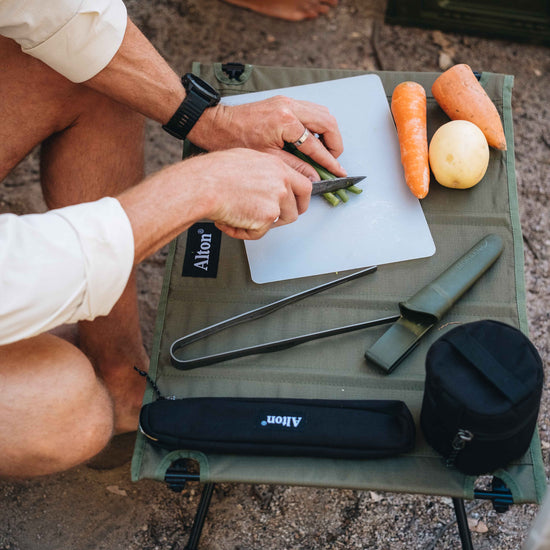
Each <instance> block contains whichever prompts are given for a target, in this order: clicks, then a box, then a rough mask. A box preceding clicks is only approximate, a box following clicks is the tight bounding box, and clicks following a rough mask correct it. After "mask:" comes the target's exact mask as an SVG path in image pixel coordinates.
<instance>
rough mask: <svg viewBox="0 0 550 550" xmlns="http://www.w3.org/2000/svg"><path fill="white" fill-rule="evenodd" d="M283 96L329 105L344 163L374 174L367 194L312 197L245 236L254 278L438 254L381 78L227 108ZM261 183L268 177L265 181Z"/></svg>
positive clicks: (244, 99)
mask: <svg viewBox="0 0 550 550" xmlns="http://www.w3.org/2000/svg"><path fill="white" fill-rule="evenodd" d="M278 94H283V95H286V96H288V97H292V98H295V99H301V100H307V101H312V102H315V103H319V104H322V105H326V106H327V107H328V108H329V110H330V112H331V113H332V114H333V115H334V116H335V117H336V120H337V121H338V125H339V127H340V131H341V133H342V136H343V139H344V153H343V154H342V155H341V156H340V157H339V159H338V160H339V161H340V163H341V164H342V166H344V168H345V169H346V171H347V172H348V174H349V175H350V176H366V179H365V180H363V181H362V182H361V183H359V184H358V186H359V187H361V188H363V193H361V194H360V195H352V194H351V193H350V199H349V201H348V202H347V203H345V204H339V205H338V206H336V207H332V206H330V205H329V204H328V203H327V202H326V201H325V200H324V199H323V198H322V197H312V198H311V202H310V206H309V208H308V210H307V211H306V212H305V213H304V214H302V215H301V216H300V217H299V219H298V220H297V221H296V222H294V223H292V224H289V225H285V226H281V227H276V228H274V229H272V230H270V231H268V233H267V234H266V235H264V236H263V237H262V238H261V239H259V240H257V241H245V247H246V254H247V257H248V262H249V266H250V274H251V277H252V280H253V281H254V282H256V283H269V282H273V281H280V280H285V279H294V278H299V277H308V276H311V275H320V274H323V273H332V272H340V271H346V270H349V269H357V268H362V267H367V266H370V265H381V264H387V263H393V262H400V261H404V260H411V259H416V258H424V257H427V256H431V255H432V254H434V252H435V244H434V241H433V239H432V236H431V233H430V229H429V227H428V224H427V223H426V218H425V217H424V213H423V212H422V208H421V206H420V203H419V201H418V199H416V198H415V197H414V196H413V195H412V193H411V192H410V191H409V189H408V187H407V185H406V183H405V179H404V175H403V168H402V166H401V161H400V153H399V142H398V140H397V132H396V130H395V126H394V124H393V119H392V116H391V112H390V109H389V105H388V101H387V99H386V95H385V92H384V88H383V86H382V82H381V80H380V78H379V77H378V76H377V75H362V76H356V77H350V78H344V79H339V80H331V81H329V82H321V83H317V84H308V85H305V86H295V87H291V88H282V89H277V90H269V91H267V92H257V93H251V94H243V95H239V96H232V97H228V98H224V100H223V102H224V103H225V104H227V105H238V104H243V103H250V102H252V101H258V100H260V99H265V98H268V97H272V96H274V95H278ZM258 185H261V182H258Z"/></svg>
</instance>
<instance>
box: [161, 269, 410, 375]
mask: <svg viewBox="0 0 550 550" xmlns="http://www.w3.org/2000/svg"><path fill="white" fill-rule="evenodd" d="M376 270H377V266H371V267H367V268H366V269H363V270H361V271H357V272H356V273H352V274H351V275H347V276H345V277H341V278H339V279H335V280H334V281H330V282H328V283H324V284H322V285H319V286H316V287H313V288H310V289H308V290H304V291H303V292H299V293H298V294H293V295H292V296H288V297H287V298H282V299H281V300H278V301H276V302H272V303H270V304H267V305H265V306H262V307H259V308H257V309H253V310H251V311H246V312H245V313H241V314H240V315H236V316H235V317H231V318H229V319H225V320H224V321H220V322H219V323H216V324H214V325H210V326H208V327H206V328H203V329H201V330H198V331H196V332H192V333H191V334H188V335H187V336H184V337H182V338H179V339H178V340H175V341H174V342H173V343H172V345H171V346H170V359H171V362H172V365H173V366H174V367H176V368H178V369H183V370H189V369H194V368H197V367H204V366H206V365H213V364H215V363H220V362H222V361H227V360H228V359H235V358H237V357H245V356H247V355H254V354H259V353H269V352H272V351H280V350H284V349H288V348H291V347H293V346H297V345H298V344H303V343H304V342H309V341H311V340H318V339H320V338H327V337H329V336H335V335H337V334H344V333H346V332H352V331H355V330H361V329H363V328H368V327H374V326H378V325H385V324H388V323H393V322H395V321H397V320H398V319H399V317H400V316H399V315H392V316H391V317H382V318H380V319H374V320H371V321H364V322H362V323H355V324H353V325H346V326H343V327H336V328H332V329H328V330H323V331H320V332H312V333H309V334H304V335H302V336H294V337H292V338H287V339H284V340H277V341H274V342H266V343H264V344H258V345H255V346H250V347H245V348H240V349H234V350H229V351H224V352H221V353H216V354H213V355H205V356H202V357H196V358H193V359H181V358H180V357H178V356H177V355H176V352H177V351H178V350H181V349H182V348H184V347H186V346H189V345H190V344H193V343H194V342H197V341H199V340H203V339H205V338H208V337H209V336H212V335H213V334H216V333H217V332H220V331H222V330H225V329H227V328H230V327H234V326H236V325H239V324H241V323H245V322H248V321H252V320H256V319H260V318H261V317H265V316H266V315H269V314H270V313H273V312H275V311H277V310H279V309H281V308H283V307H285V306H287V305H289V304H293V303H295V302H298V301H299V300H303V299H304V298H307V297H308V296H312V295H313V294H317V293H319V292H322V291H324V290H328V289H329V288H332V287H334V286H337V285H340V284H343V283H347V282H348V281H353V280H354V279H358V278H359V277H363V276H364V275H368V274H369V273H374V272H375V271H376Z"/></svg>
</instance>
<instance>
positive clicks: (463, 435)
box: [445, 428, 474, 468]
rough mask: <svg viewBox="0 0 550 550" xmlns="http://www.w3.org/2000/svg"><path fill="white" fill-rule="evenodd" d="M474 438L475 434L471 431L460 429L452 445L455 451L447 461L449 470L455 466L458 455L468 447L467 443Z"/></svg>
mask: <svg viewBox="0 0 550 550" xmlns="http://www.w3.org/2000/svg"><path fill="white" fill-rule="evenodd" d="M473 438H474V434H473V433H472V432H471V431H470V430H464V429H462V428H459V430H458V432H457V433H456V435H455V437H454V439H453V442H452V443H451V446H452V448H453V450H452V451H451V454H450V455H449V457H448V458H447V460H446V461H445V464H446V466H447V468H451V467H453V466H454V464H455V462H456V457H457V455H458V453H459V452H460V451H462V449H464V447H465V446H466V443H469V442H470V441H472V439H473Z"/></svg>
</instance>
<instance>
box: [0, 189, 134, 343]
mask: <svg viewBox="0 0 550 550" xmlns="http://www.w3.org/2000/svg"><path fill="white" fill-rule="evenodd" d="M133 262H134V240H133V234H132V227H131V225H130V221H129V220H128V217H127V216H126V213H125V212H124V210H123V209H122V206H121V205H120V203H119V202H118V200H116V199H114V198H110V197H107V198H103V199H100V200H99V201H95V202H89V203H83V204H78V205H75V206H68V207H66V208H59V209H57V210H50V211H49V212H46V213H45V214H28V215H25V216H16V215H14V214H3V215H0V345H3V344H8V343H11V342H15V341H18V340H22V339H24V338H29V337H31V336H35V335H37V334H40V333H41V332H45V331H47V330H49V329H52V328H54V327H56V326H59V325H62V324H64V323H74V322H76V321H79V320H92V319H94V317H96V316H98V315H107V314H108V313H109V311H110V310H111V309H112V307H113V305H114V304H115V303H116V301H117V300H118V298H119V297H120V295H121V294H122V291H123V290H124V287H125V286H126V283H127V281H128V277H129V276H130V272H131V270H132V266H133Z"/></svg>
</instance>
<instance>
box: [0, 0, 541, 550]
mask: <svg viewBox="0 0 550 550" xmlns="http://www.w3.org/2000/svg"><path fill="white" fill-rule="evenodd" d="M127 5H128V10H129V13H130V14H131V16H132V17H133V19H134V21H135V22H136V23H137V24H138V26H139V27H140V28H141V29H142V30H143V32H144V33H145V34H146V35H147V36H148V37H149V39H150V40H151V41H152V42H153V43H154V44H155V45H156V46H157V48H158V49H159V50H160V52H161V53H162V54H163V55H164V56H165V57H166V58H167V59H168V60H169V62H170V63H171V65H172V66H173V67H174V68H175V70H176V71H177V72H179V73H183V72H185V71H186V70H187V69H188V68H189V66H190V63H191V61H193V60H198V61H203V62H210V61H221V62H227V61H241V62H245V63H252V64H261V65H280V66H308V67H309V66H311V67H329V68H336V67H339V68H353V69H383V70H413V71H423V70H428V71H434V70H440V69H444V68H446V67H447V66H448V65H450V64H452V63H459V62H465V63H468V64H470V65H471V66H472V67H473V68H474V69H475V70H480V71H481V70H485V71H491V72H501V73H508V74H513V75H515V87H514V96H513V106H514V125H515V146H516V169H517V178H518V187H519V196H520V206H521V217H522V223H523V231H524V242H525V265H526V267H525V276H526V283H527V304H528V317H529V323H530V330H531V337H532V340H533V341H534V343H535V345H536V346H537V348H538V350H539V352H540V353H541V355H542V357H543V360H544V361H545V364H546V366H547V368H548V364H549V361H548V359H549V357H550V339H549V329H550V313H549V311H550V266H549V261H550V252H549V251H550V222H549V219H550V216H549V214H550V122H549V121H550V112H549V110H550V107H549V105H550V91H549V90H550V76H549V75H550V49H549V48H547V47H544V46H539V45H530V44H525V43H518V42H514V41H508V40H496V39H486V38H480V37H473V36H468V35H462V34H454V33H441V32H437V31H433V30H421V29H418V28H405V27H399V26H390V25H387V24H385V23H384V11H385V1H384V0H374V1H366V0H341V1H340V6H339V7H338V8H337V9H335V10H333V11H332V13H331V14H329V15H328V16H325V17H320V18H318V19H317V20H312V21H306V22H301V23H289V22H285V21H279V20H274V19H270V18H267V17H263V16H261V15H258V14H256V13H253V12H250V11H246V10H243V9H240V8H237V7H234V6H231V5H228V4H225V3H224V2H222V1H221V0H153V1H150V2H139V1H138V0H129V1H128V3H127ZM180 155H181V151H180V146H179V144H178V143H177V142H176V141H175V140H173V139H171V138H170V137H168V136H167V135H165V134H164V133H163V132H162V131H161V130H160V129H159V127H158V126H157V125H153V124H150V125H149V126H148V132H147V171H148V172H152V171H154V170H157V169H158V168H160V167H161V166H164V165H166V164H168V163H170V162H173V161H175V160H177V159H179V158H180ZM37 158H38V156H37V152H36V151H35V152H34V153H33V154H32V155H31V156H30V157H29V158H28V159H27V160H26V161H24V162H23V163H22V164H20V165H19V166H18V167H17V169H16V170H15V172H14V173H13V174H12V175H11V176H10V177H9V178H8V179H6V180H5V181H4V182H2V183H0V212H6V211H11V212H16V213H27V212H33V211H42V210H43V209H44V205H43V203H42V199H41V195H40V187H39V182H38V164H37ZM165 253H166V251H161V252H160V253H158V254H157V255H156V256H155V257H153V258H152V259H151V260H150V261H148V262H147V263H145V264H144V265H143V266H142V267H141V271H140V304H141V310H142V326H143V331H144V334H145V337H146V341H147V343H148V345H150V342H151V329H152V326H153V321H154V316H155V310H156V305H157V301H158V296H159V292H160V287H161V281H162V270H163V263H164V258H165ZM547 378H548V376H547ZM549 405H550V399H549V393H548V384H547V385H546V386H545V394H544V401H543V406H542V411H541V416H540V435H541V439H542V446H543V454H544V459H545V464H547V465H549V464H550V461H549V453H550V433H549V431H550V417H549V415H550V410H549ZM547 469H548V466H547ZM199 494H200V489H199V486H197V485H196V484H189V485H188V486H187V488H186V489H185V490H184V491H183V492H182V493H174V492H172V491H170V490H169V489H168V488H167V487H166V486H165V485H164V484H162V483H158V482H153V481H141V482H138V483H132V482H131V480H130V465H129V463H127V464H125V465H123V466H120V467H118V468H115V469H113V470H108V471H97V470H92V469H90V468H88V467H86V466H82V467H78V468H75V469H73V470H71V471H68V472H65V473H62V474H59V475H55V476H50V477H46V478H41V479H35V480H32V481H27V482H17V483H15V482H14V483H11V482H10V483H6V482H4V483H0V517H1V518H2V521H1V525H0V549H3V550H7V549H10V550H15V549H18V550H36V549H44V550H50V549H51V550H87V549H90V550H92V549H94V550H96V549H109V550H119V549H120V550H137V549H141V550H153V549H162V550H164V549H172V550H178V549H183V548H184V547H185V544H186V541H187V537H188V535H189V529H190V525H191V523H192V519H193V516H194V513H195V507H196V505H197V502H198V497H199ZM467 510H468V516H469V519H470V523H471V527H472V531H473V539H474V544H475V547H476V548H478V549H502V550H507V549H516V548H521V545H522V543H523V541H524V540H525V536H526V533H527V532H528V530H529V527H530V525H531V523H532V521H533V519H534V517H535V515H536V512H537V507H536V506H535V505H527V506H514V507H512V509H511V510H509V511H508V512H507V513H505V514H497V513H495V512H494V511H493V510H492V508H491V506H490V504H488V503H484V502H477V501H476V502H472V503H467ZM458 546H459V539H458V535H457V530H456V523H454V514H453V508H452V503H451V500H450V499H446V498H435V497H427V496H409V495H398V494H393V493H382V492H373V491H351V490H326V489H311V488H309V489H305V488H299V487H292V488H290V487H282V486H268V485H265V486H255V487H251V486H245V485H229V484H222V485H219V486H218V487H217V488H216V490H215V493H214V497H213V500H212V506H211V509H210V513H209V516H208V520H207V523H206V526H205V530H204V533H203V539H202V543H201V548H203V549H205V550H207V549H209V550H221V549H235V550H237V549H241V550H244V549H273V550H279V549H280V550H283V549H285V550H288V549H322V548H334V549H336V548H346V549H373V550H374V549H390V548H391V549H395V550H399V549H403V550H404V549H407V550H410V549H425V550H428V549H444V548H457V547H458Z"/></svg>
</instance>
